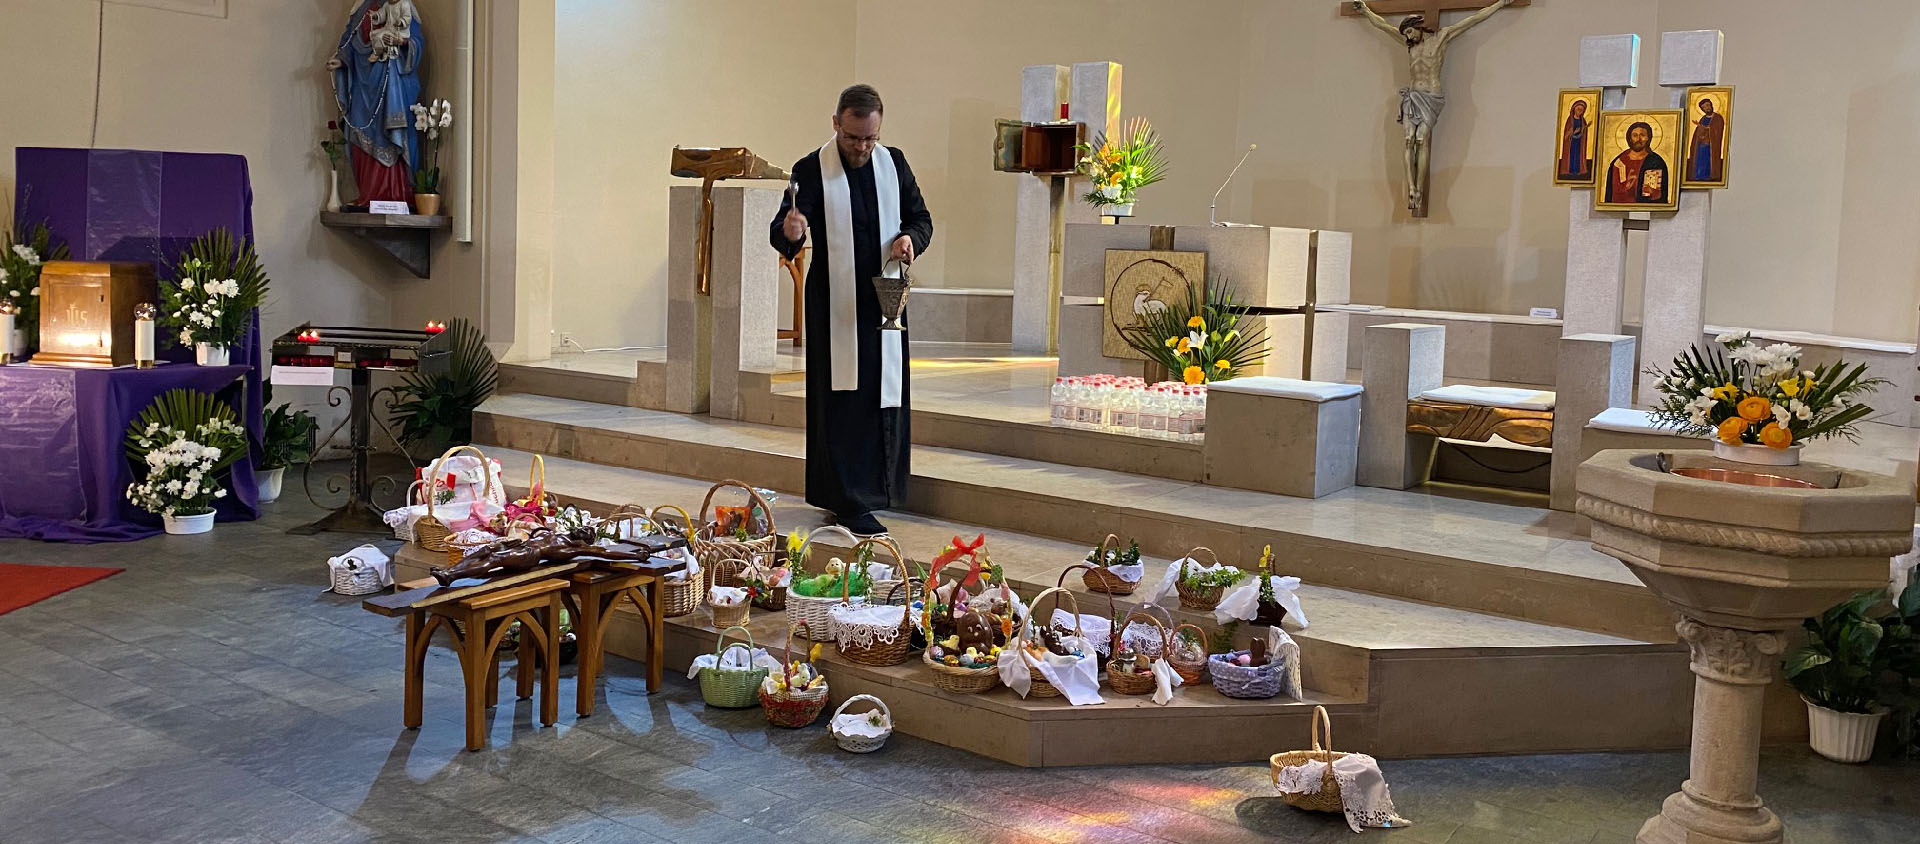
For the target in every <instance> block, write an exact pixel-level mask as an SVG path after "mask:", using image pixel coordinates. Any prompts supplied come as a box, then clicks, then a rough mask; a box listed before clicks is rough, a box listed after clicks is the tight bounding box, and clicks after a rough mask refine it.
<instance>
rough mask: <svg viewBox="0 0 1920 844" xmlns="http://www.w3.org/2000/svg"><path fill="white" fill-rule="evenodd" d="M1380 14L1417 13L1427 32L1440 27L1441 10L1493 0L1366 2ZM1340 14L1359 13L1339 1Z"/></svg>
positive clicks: (1519, 2) (1527, 1)
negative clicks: (1422, 19) (1422, 20)
mask: <svg viewBox="0 0 1920 844" xmlns="http://www.w3.org/2000/svg"><path fill="white" fill-rule="evenodd" d="M1367 5H1368V6H1371V7H1373V11H1374V12H1375V13H1376V14H1380V15H1419V16H1421V17H1422V18H1425V19H1426V23H1425V24H1424V25H1422V26H1421V27H1420V28H1421V29H1424V30H1426V31H1428V32H1436V31H1438V30H1439V29H1440V15H1441V13H1442V12H1471V11H1475V10H1478V9H1484V8H1486V7H1488V6H1491V5H1493V0H1373V2H1370V3H1368V4H1367ZM1508 5H1511V6H1531V5H1533V2H1532V0H1513V2H1512V3H1510V4H1508ZM1340 14H1341V15H1343V16H1345V17H1353V16H1355V15H1358V14H1360V12H1359V11H1357V10H1355V9H1354V8H1353V4H1352V3H1341V4H1340Z"/></svg>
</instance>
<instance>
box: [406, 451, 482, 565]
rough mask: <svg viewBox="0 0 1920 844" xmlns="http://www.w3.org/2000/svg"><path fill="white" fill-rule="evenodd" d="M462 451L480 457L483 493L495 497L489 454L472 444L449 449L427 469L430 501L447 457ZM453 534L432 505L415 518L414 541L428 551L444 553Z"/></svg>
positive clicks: (437, 486) (437, 488)
mask: <svg viewBox="0 0 1920 844" xmlns="http://www.w3.org/2000/svg"><path fill="white" fill-rule="evenodd" d="M462 451H471V452H473V454H474V456H475V457H478V458H480V477H481V478H482V479H483V483H484V486H482V487H481V489H482V490H483V493H482V494H484V495H486V496H487V497H488V498H489V499H491V498H492V497H493V494H494V490H493V470H492V467H491V465H490V464H489V463H488V462H487V455H486V454H485V453H483V452H481V451H480V449H477V448H474V447H473V446H470V445H456V446H454V447H452V448H449V449H447V450H446V451H445V452H444V453H442V454H441V455H440V457H439V458H437V459H435V460H434V461H433V465H432V466H431V467H430V468H429V469H428V470H427V494H426V499H427V500H428V501H432V500H433V499H434V496H435V493H436V491H437V490H439V488H440V479H441V478H442V477H443V474H442V473H441V471H440V467H441V466H442V465H444V464H445V463H446V462H447V458H449V457H452V456H454V455H456V454H459V453H460V452H462ZM452 534H453V531H451V530H448V529H447V525H446V523H445V522H442V521H440V517H438V516H435V515H434V514H433V506H432V505H428V506H427V514H426V515H424V516H421V517H420V518H418V519H415V520H414V523H413V541H415V542H418V543H420V547H422V548H425V549H427V550H428V551H440V552H443V553H444V552H445V551H446V550H447V537H448V536H451V535H452Z"/></svg>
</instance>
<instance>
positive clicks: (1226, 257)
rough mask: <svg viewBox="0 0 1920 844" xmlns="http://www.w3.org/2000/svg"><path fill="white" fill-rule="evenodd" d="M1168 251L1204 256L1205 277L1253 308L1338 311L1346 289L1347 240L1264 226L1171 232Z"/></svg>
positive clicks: (1345, 236) (1348, 288)
mask: <svg viewBox="0 0 1920 844" xmlns="http://www.w3.org/2000/svg"><path fill="white" fill-rule="evenodd" d="M1173 248H1174V249H1176V250H1180V251H1185V252H1205V253H1207V275H1208V276H1209V277H1213V278H1225V279H1227V280H1229V281H1231V282H1232V283H1233V289H1234V300H1235V301H1237V302H1240V303H1241V304H1244V305H1247V306H1249V307H1256V308H1299V307H1304V306H1306V305H1310V304H1322V305H1344V304H1346V303H1347V299H1348V298H1349V295H1350V292H1349V291H1351V289H1352V270H1351V266H1352V261H1353V235H1352V234H1350V233H1348V232H1334V231H1321V230H1316V229H1288V228H1268V227H1265V226H1176V227H1175V228H1174V234H1173Z"/></svg>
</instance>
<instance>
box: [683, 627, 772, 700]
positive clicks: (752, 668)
mask: <svg viewBox="0 0 1920 844" xmlns="http://www.w3.org/2000/svg"><path fill="white" fill-rule="evenodd" d="M735 630H738V631H740V635H741V637H742V638H744V639H745V640H746V641H745V642H744V643H741V642H734V643H732V644H728V643H727V634H728V633H732V632H733V631H735ZM779 667H780V666H779V665H777V664H775V663H774V659H773V657H771V656H769V655H767V652H766V651H764V650H761V649H760V648H758V647H755V646H754V644H753V632H752V631H750V630H748V629H747V628H745V627H729V628H727V629H725V630H722V631H720V638H719V639H718V640H717V641H715V642H714V645H713V653H710V654H701V655H700V656H698V657H696V658H694V660H693V666H692V667H691V668H689V669H688V670H687V679H689V680H691V679H693V678H695V677H699V678H700V696H701V697H702V698H704V699H705V700H706V701H707V705H708V706H718V707H722V708H726V709H745V708H746V707H749V706H753V705H754V704H756V703H759V702H760V701H759V697H758V695H759V693H760V681H762V680H765V679H767V672H769V671H771V670H773V669H777V668H779Z"/></svg>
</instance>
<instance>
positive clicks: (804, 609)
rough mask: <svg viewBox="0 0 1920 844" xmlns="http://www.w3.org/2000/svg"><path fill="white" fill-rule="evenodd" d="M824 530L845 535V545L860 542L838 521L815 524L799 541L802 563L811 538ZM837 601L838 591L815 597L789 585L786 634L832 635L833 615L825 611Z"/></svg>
mask: <svg viewBox="0 0 1920 844" xmlns="http://www.w3.org/2000/svg"><path fill="white" fill-rule="evenodd" d="M823 533H837V534H839V535H841V536H844V537H846V538H847V544H848V545H851V546H853V547H855V548H858V547H859V546H860V538H859V537H857V536H854V535H853V534H852V533H851V532H849V531H848V530H847V529H846V528H843V527H841V526H839V525H826V526H823V527H817V528H814V529H813V530H812V531H810V532H809V533H808V534H807V538H806V540H805V541H804V542H801V543H800V560H801V562H802V563H804V562H806V560H807V550H808V549H809V548H811V547H813V541H814V539H815V538H816V537H818V536H820V535H821V534H823ZM793 576H794V577H796V578H797V577H799V576H800V572H799V571H798V570H797V569H796V570H795V571H794V572H793ZM840 602H841V598H840V596H839V595H827V596H820V597H815V596H810V595H799V594H795V593H794V591H793V590H792V589H788V590H787V634H788V635H790V636H799V637H801V638H811V636H810V635H809V632H811V634H812V635H817V636H820V637H821V638H820V639H819V640H818V641H826V640H828V639H831V638H832V635H831V633H830V631H831V630H832V629H833V626H832V625H833V619H832V618H831V617H830V616H829V615H828V612H829V611H830V610H832V609H833V608H834V607H837V606H839V605H840Z"/></svg>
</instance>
